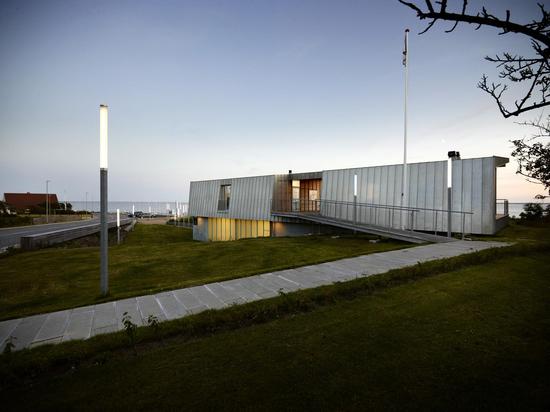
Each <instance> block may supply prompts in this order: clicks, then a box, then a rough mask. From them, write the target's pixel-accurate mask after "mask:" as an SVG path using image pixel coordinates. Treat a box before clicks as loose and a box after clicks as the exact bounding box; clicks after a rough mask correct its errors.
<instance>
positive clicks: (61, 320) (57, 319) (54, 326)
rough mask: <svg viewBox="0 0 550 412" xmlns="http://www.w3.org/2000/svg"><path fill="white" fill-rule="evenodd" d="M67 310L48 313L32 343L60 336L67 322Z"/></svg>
mask: <svg viewBox="0 0 550 412" xmlns="http://www.w3.org/2000/svg"><path fill="white" fill-rule="evenodd" d="M69 313H70V311H69V310H63V311H61V312H53V313H50V314H49V315H48V317H47V318H46V321H45V322H44V323H43V324H42V327H41V328H40V330H39V331H38V333H37V334H36V336H35V338H34V339H33V342H32V343H37V342H40V341H46V340H52V339H56V338H60V339H61V338H62V337H63V333H64V332H65V329H66V328H67V324H68V322H69Z"/></svg>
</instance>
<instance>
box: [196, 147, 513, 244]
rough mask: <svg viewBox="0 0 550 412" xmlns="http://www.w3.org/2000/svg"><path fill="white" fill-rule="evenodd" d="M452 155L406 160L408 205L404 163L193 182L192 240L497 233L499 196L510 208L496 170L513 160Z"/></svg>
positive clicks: (503, 217)
mask: <svg viewBox="0 0 550 412" xmlns="http://www.w3.org/2000/svg"><path fill="white" fill-rule="evenodd" d="M451 159H452V160H449V161H447V160H443V161H435V162H425V163H410V164H409V165H408V196H407V200H406V207H405V206H402V200H401V190H402V189H401V188H402V184H401V179H402V171H403V165H387V166H375V167H359V168H354V169H340V170H323V171H318V172H310V173H292V171H289V173H288V174H282V175H269V176H255V177H242V178H233V179H219V180H208V181H198V182H191V188H190V194H189V215H190V216H193V217H194V225H193V238H194V239H196V240H203V241H212V240H214V241H216V240H237V239H241V238H254V237H268V236H292V235H301V234H302V235H303V234H315V233H326V232H327V231H331V230H333V229H334V228H339V229H346V230H348V231H362V232H367V233H372V234H379V235H381V236H387V237H393V238H396V239H402V240H410V241H422V240H425V241H443V239H442V238H443V236H444V235H445V234H446V233H447V231H448V230H449V231H452V232H454V233H472V234H487V235H491V234H494V233H496V232H497V231H498V230H500V229H501V228H502V227H504V226H505V225H506V223H507V220H508V216H507V201H506V200H504V199H499V201H500V202H502V203H503V206H504V213H498V212H497V199H496V193H497V187H496V186H497V168H499V167H503V166H505V165H506V163H508V159H507V158H503V157H495V156H492V157H483V158H476V159H460V157H459V156H458V154H457V155H456V156H453V157H451ZM448 162H450V163H451V165H449V164H448ZM448 171H449V172H450V174H451V176H448ZM448 182H452V183H451V184H450V185H449V183H448ZM404 229H405V230H404ZM429 233H431V234H438V235H443V236H437V237H432V238H430V237H428V236H427V234H429Z"/></svg>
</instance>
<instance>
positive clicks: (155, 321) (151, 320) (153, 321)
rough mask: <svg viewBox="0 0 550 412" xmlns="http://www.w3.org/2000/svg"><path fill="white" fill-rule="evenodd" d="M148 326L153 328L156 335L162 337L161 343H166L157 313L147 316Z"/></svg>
mask: <svg viewBox="0 0 550 412" xmlns="http://www.w3.org/2000/svg"><path fill="white" fill-rule="evenodd" d="M147 326H150V327H151V328H152V329H153V332H154V334H155V336H157V337H159V338H160V341H161V343H162V344H163V345H164V340H163V339H162V335H161V334H160V333H159V332H160V321H159V318H158V317H156V316H155V315H149V317H148V318H147Z"/></svg>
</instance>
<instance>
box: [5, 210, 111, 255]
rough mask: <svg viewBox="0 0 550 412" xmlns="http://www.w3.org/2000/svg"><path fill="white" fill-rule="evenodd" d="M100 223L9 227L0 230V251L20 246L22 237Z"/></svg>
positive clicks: (95, 219) (78, 222)
mask: <svg viewBox="0 0 550 412" xmlns="http://www.w3.org/2000/svg"><path fill="white" fill-rule="evenodd" d="M110 220H111V221H113V220H116V217H111V219H110ZM98 223H99V218H94V219H90V220H80V221H77V222H63V223H49V224H47V225H33V226H20V227H8V228H4V229H0V249H3V248H6V247H9V246H16V245H19V242H20V239H21V236H28V235H36V234H39V233H47V232H51V231H52V230H58V229H74V228H77V227H84V226H90V225H96V224H98Z"/></svg>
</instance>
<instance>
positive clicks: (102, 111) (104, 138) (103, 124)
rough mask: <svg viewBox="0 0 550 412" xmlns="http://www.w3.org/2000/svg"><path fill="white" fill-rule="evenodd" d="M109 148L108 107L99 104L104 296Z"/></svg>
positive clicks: (104, 292) (102, 283)
mask: <svg viewBox="0 0 550 412" xmlns="http://www.w3.org/2000/svg"><path fill="white" fill-rule="evenodd" d="M107 148H108V109H107V105H105V104H100V105H99V186H100V228H101V231H100V256H101V257H100V275H101V281H100V287H101V294H102V295H103V296H105V295H107V293H109V256H108V248H109V226H108V222H107Z"/></svg>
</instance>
